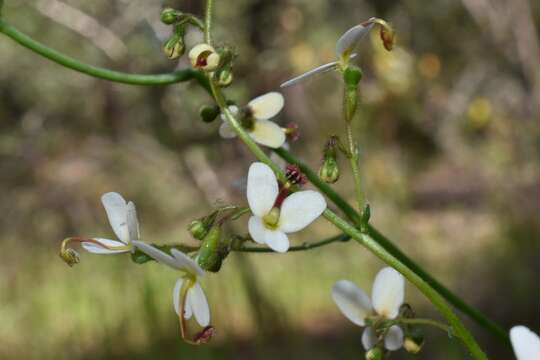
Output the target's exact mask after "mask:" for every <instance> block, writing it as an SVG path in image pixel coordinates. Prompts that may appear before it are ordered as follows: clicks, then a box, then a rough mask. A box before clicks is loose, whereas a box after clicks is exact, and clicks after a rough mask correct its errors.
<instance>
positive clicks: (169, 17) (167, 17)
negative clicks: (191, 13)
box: [160, 8, 182, 25]
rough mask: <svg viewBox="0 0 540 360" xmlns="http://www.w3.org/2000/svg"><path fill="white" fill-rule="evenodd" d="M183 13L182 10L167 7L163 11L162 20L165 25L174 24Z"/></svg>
mask: <svg viewBox="0 0 540 360" xmlns="http://www.w3.org/2000/svg"><path fill="white" fill-rule="evenodd" d="M181 14H182V13H181V12H180V11H178V10H175V9H173V8H165V9H163V10H162V11H161V16H160V18H161V22H162V23H164V24H165V25H172V24H174V23H175V22H176V21H177V20H178V18H179V17H180V15H181Z"/></svg>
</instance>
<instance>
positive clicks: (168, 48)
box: [163, 34, 186, 60]
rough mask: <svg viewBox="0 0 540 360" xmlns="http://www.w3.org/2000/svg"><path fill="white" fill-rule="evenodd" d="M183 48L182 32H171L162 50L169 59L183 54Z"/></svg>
mask: <svg viewBox="0 0 540 360" xmlns="http://www.w3.org/2000/svg"><path fill="white" fill-rule="evenodd" d="M185 50H186V47H185V45H184V39H183V34H173V35H172V36H171V37H170V38H169V39H168V40H167V41H166V42H165V44H164V45H163V52H164V53H165V55H167V57H168V58H169V59H171V60H174V59H178V58H179V57H180V56H182V55H184V51H185Z"/></svg>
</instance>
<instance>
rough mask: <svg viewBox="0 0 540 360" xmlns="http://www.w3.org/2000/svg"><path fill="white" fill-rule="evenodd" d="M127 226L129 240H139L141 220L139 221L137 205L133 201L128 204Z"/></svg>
mask: <svg viewBox="0 0 540 360" xmlns="http://www.w3.org/2000/svg"><path fill="white" fill-rule="evenodd" d="M127 225H128V232H129V240H130V241H131V240H139V220H138V219H137V210H136V209H135V204H134V203H132V202H131V201H130V202H129V203H128V204H127Z"/></svg>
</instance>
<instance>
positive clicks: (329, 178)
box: [319, 157, 339, 184]
mask: <svg viewBox="0 0 540 360" xmlns="http://www.w3.org/2000/svg"><path fill="white" fill-rule="evenodd" d="M319 177H320V178H321V180H322V181H324V182H325V183H328V184H333V183H335V182H336V181H338V179H339V166H338V163H337V161H336V158H334V157H327V158H325V159H324V161H323V164H322V165H321V167H320V168H319Z"/></svg>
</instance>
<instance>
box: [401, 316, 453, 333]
mask: <svg viewBox="0 0 540 360" xmlns="http://www.w3.org/2000/svg"><path fill="white" fill-rule="evenodd" d="M395 323H396V324H405V325H427V326H433V327H436V328H438V329H440V330H442V331H444V332H446V333H447V334H454V330H453V329H452V328H451V327H450V326H448V325H446V324H443V323H440V322H438V321H435V320H432V319H418V318H416V319H397V320H396V321H395ZM456 336H457V335H456Z"/></svg>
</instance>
